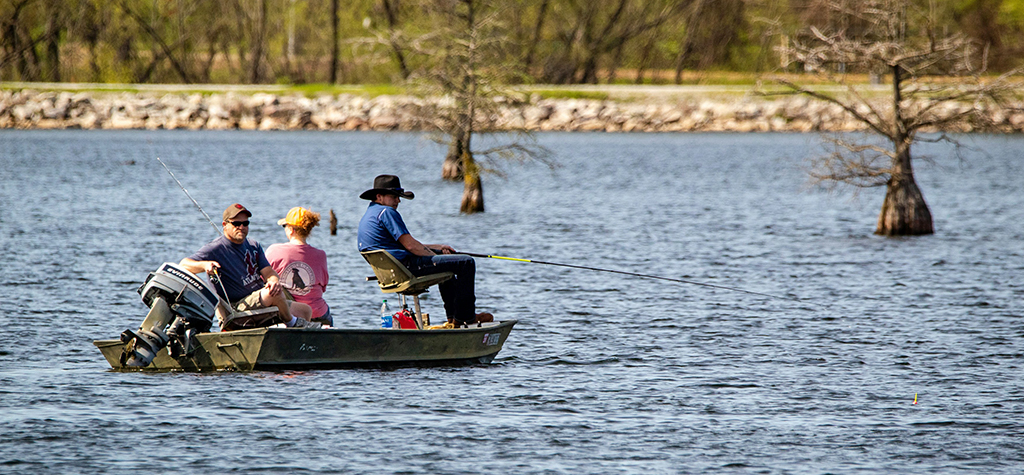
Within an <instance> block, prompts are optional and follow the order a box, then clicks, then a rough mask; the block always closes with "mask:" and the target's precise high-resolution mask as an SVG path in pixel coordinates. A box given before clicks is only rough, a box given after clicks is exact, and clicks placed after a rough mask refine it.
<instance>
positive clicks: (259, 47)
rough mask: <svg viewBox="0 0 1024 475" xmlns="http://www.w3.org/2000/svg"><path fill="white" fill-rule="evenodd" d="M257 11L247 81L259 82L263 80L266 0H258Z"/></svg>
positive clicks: (251, 82)
mask: <svg viewBox="0 0 1024 475" xmlns="http://www.w3.org/2000/svg"><path fill="white" fill-rule="evenodd" d="M258 6H259V12H258V15H259V16H258V17H257V18H256V33H255V35H254V36H255V38H254V39H253V43H255V44H253V45H252V47H253V51H252V63H250V66H251V67H250V69H249V83H250V84H259V83H260V82H262V80H263V76H262V74H261V71H260V70H261V69H262V65H261V62H262V60H263V46H264V43H266V36H267V0H259V5H258Z"/></svg>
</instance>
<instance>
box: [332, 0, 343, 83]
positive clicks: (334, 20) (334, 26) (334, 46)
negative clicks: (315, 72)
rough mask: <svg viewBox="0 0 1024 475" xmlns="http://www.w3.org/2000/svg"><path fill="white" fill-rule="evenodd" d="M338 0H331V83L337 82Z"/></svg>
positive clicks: (338, 53)
mask: <svg viewBox="0 0 1024 475" xmlns="http://www.w3.org/2000/svg"><path fill="white" fill-rule="evenodd" d="M340 34H341V33H340V32H339V31H338V0H331V78H330V81H331V84H337V83H338V57H339V56H340V55H341V53H340V51H339V50H338V37H339V35H340Z"/></svg>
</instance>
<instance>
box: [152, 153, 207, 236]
mask: <svg viewBox="0 0 1024 475" xmlns="http://www.w3.org/2000/svg"><path fill="white" fill-rule="evenodd" d="M156 161H158V162H160V164H161V165H163V166H164V170H167V173H170V174H171V178H174V182H175V183H177V184H178V188H181V191H184V192H185V196H187V197H188V199H190V200H192V204H194V205H196V208H199V212H200V213H203V216H205V217H206V220H207V221H209V222H210V226H213V229H214V230H215V231H217V235H218V236H219V235H220V234H221V233H222V232H223V231H222V230H221V228H219V227H217V224H216V223H214V222H213V220H212V219H210V215H208V214H206V211H203V207H202V206H199V202H198V201H196V199H195V198H193V197H192V195H191V194H189V192H188V190H186V189H185V186H184V185H182V184H181V182H180V181H178V177H176V176H174V172H172V171H171V169H170V168H167V164H166V163H164V161H163V160H160V157H156Z"/></svg>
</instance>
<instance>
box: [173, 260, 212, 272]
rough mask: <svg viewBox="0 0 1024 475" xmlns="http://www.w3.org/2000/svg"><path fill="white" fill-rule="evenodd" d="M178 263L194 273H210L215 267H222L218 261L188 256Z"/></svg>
mask: <svg viewBox="0 0 1024 475" xmlns="http://www.w3.org/2000/svg"><path fill="white" fill-rule="evenodd" d="M178 265H180V266H181V267H184V268H185V270H187V271H189V272H191V273H193V274H202V273H203V272H205V273H207V274H209V273H210V272H212V271H213V270H214V269H218V268H220V264H219V263H217V261H196V260H192V259H189V258H187V257H186V258H184V259H182V260H181V262H179V263H178Z"/></svg>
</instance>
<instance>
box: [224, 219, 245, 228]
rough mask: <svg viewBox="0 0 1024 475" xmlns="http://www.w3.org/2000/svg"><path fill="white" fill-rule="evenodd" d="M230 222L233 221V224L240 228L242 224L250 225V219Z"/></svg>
mask: <svg viewBox="0 0 1024 475" xmlns="http://www.w3.org/2000/svg"><path fill="white" fill-rule="evenodd" d="M228 222H229V223H231V225H232V226H234V227H236V228H240V227H242V226H248V225H249V221H248V220H246V221H228Z"/></svg>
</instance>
